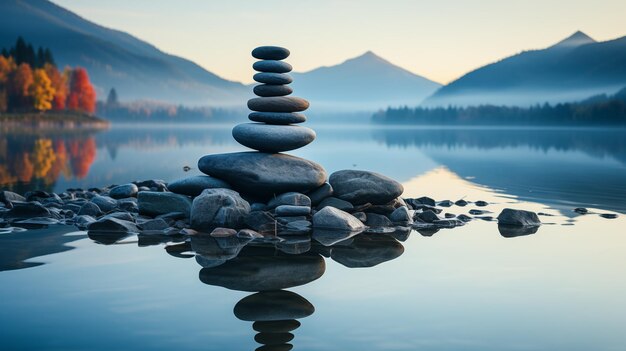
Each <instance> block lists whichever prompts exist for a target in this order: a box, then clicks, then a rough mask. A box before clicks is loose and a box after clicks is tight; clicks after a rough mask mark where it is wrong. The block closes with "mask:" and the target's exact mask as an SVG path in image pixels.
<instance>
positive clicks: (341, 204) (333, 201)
mask: <svg viewBox="0 0 626 351" xmlns="http://www.w3.org/2000/svg"><path fill="white" fill-rule="evenodd" d="M327 206H330V207H334V208H337V209H340V210H342V211H352V210H354V206H353V205H352V204H351V203H349V202H348V201H345V200H341V199H338V198H336V197H333V196H331V197H327V198H325V199H324V200H322V202H320V203H319V205H317V209H318V210H321V209H322V208H324V207H327Z"/></svg>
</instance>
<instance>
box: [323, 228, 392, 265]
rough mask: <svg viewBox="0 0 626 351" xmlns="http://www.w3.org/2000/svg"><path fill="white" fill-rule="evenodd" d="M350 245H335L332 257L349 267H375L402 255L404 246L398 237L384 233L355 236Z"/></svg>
mask: <svg viewBox="0 0 626 351" xmlns="http://www.w3.org/2000/svg"><path fill="white" fill-rule="evenodd" d="M353 239H354V240H353V242H352V243H351V244H350V245H349V246H337V247H334V248H333V249H332V251H331V253H330V257H331V258H332V259H333V260H335V261H336V262H338V263H340V264H342V265H344V266H346V267H349V268H361V267H374V266H376V265H378V264H381V263H383V262H386V261H391V260H393V259H395V258H398V257H400V255H402V253H403V252H404V246H402V244H400V243H399V242H398V241H397V240H396V239H394V238H392V237H389V236H387V235H384V234H361V235H357V236H356V237H354V238H353Z"/></svg>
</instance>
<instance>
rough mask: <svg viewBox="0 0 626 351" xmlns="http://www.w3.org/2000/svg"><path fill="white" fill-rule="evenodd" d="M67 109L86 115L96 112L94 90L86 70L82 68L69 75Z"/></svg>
mask: <svg viewBox="0 0 626 351" xmlns="http://www.w3.org/2000/svg"><path fill="white" fill-rule="evenodd" d="M67 108H68V109H70V110H78V111H83V112H86V113H94V112H96V90H95V89H94V88H93V85H91V82H90V81H89V75H88V74H87V70H85V69H84V68H82V67H77V68H76V69H74V70H73V71H72V73H71V75H70V91H69V96H68V97H67Z"/></svg>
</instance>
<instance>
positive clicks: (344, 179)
mask: <svg viewBox="0 0 626 351" xmlns="http://www.w3.org/2000/svg"><path fill="white" fill-rule="evenodd" d="M329 182H330V185H332V187H333V190H334V193H333V196H335V197H338V198H340V199H342V200H345V201H348V202H350V203H352V204H354V205H362V204H365V203H368V202H369V203H371V204H374V205H383V204H386V203H389V202H390V201H391V200H393V199H395V198H397V197H398V196H400V195H402V193H403V192H404V188H403V187H402V184H400V183H398V182H396V181H395V180H393V179H391V178H389V177H386V176H384V175H382V174H378V173H375V172H369V171H359V170H350V169H348V170H343V171H337V172H335V173H333V174H331V175H330V179H329Z"/></svg>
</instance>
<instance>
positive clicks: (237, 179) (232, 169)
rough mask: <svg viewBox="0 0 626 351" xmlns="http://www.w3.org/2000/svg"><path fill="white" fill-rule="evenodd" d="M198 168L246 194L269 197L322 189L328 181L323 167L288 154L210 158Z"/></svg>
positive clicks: (253, 154) (236, 155)
mask: <svg viewBox="0 0 626 351" xmlns="http://www.w3.org/2000/svg"><path fill="white" fill-rule="evenodd" d="M198 168H199V169H200V170H201V171H202V172H204V173H206V174H208V175H210V176H214V177H217V178H221V179H226V180H227V181H228V183H230V184H231V186H232V187H233V188H234V189H236V190H238V191H240V192H242V193H249V194H254V195H256V196H259V197H265V198H268V197H270V196H272V195H273V194H282V193H286V192H290V191H298V192H306V191H309V190H312V189H315V188H318V187H319V186H320V185H322V184H324V181H325V180H326V171H325V170H324V168H322V166H320V165H318V164H317V163H314V162H312V161H309V160H305V159H302V158H299V157H295V156H291V155H285V154H268V153H262V152H237V153H230V154H217V155H207V156H204V157H202V158H201V159H200V160H199V161H198Z"/></svg>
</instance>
